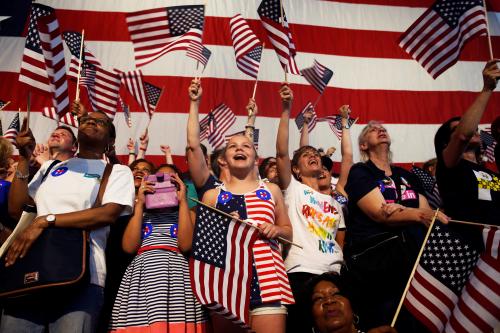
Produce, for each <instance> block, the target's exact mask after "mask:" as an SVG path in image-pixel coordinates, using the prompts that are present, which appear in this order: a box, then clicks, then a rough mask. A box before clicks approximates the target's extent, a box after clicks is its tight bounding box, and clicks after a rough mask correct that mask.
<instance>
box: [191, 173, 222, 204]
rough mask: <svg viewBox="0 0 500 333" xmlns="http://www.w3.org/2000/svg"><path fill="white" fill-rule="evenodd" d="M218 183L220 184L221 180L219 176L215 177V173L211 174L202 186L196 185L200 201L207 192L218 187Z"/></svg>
mask: <svg viewBox="0 0 500 333" xmlns="http://www.w3.org/2000/svg"><path fill="white" fill-rule="evenodd" d="M218 185H220V181H219V180H218V179H217V178H215V176H214V175H212V174H210V175H209V176H208V179H207V181H206V182H205V184H203V186H202V187H196V194H198V200H200V201H201V200H203V196H204V195H205V192H207V191H208V190H211V189H213V188H216V187H217V186H218Z"/></svg>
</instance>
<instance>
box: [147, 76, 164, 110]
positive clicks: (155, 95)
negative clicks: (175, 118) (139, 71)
mask: <svg viewBox="0 0 500 333" xmlns="http://www.w3.org/2000/svg"><path fill="white" fill-rule="evenodd" d="M144 88H146V98H147V100H148V105H149V117H150V118H151V117H152V116H153V113H154V111H155V110H156V107H157V106H158V103H159V102H160V98H161V95H162V93H163V89H162V88H159V87H157V86H155V85H152V84H151V83H148V82H144Z"/></svg>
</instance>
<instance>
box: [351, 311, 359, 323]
mask: <svg viewBox="0 0 500 333" xmlns="http://www.w3.org/2000/svg"><path fill="white" fill-rule="evenodd" d="M352 316H353V317H354V320H353V321H354V325H356V326H357V325H358V324H359V316H358V315H357V314H355V313H353V314H352Z"/></svg>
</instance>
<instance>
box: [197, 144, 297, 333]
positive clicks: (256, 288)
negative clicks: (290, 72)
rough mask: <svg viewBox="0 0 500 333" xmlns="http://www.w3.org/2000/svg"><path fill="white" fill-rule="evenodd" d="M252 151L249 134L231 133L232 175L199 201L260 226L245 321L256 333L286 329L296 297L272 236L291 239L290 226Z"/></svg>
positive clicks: (275, 190) (228, 150)
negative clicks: (248, 318)
mask: <svg viewBox="0 0 500 333" xmlns="http://www.w3.org/2000/svg"><path fill="white" fill-rule="evenodd" d="M256 155H257V153H256V151H255V147H254V145H253V143H252V142H251V141H250V139H248V138H247V137H246V136H244V135H237V136H234V137H232V138H231V139H230V140H229V142H228V144H227V146H226V150H225V153H224V159H225V160H226V162H227V165H228V169H229V171H230V174H231V177H230V178H229V181H227V182H226V183H225V184H224V185H223V186H220V187H219V188H216V189H212V190H210V191H208V192H207V193H206V194H205V195H204V197H203V201H204V202H205V203H207V204H209V205H211V206H215V207H216V208H218V209H220V210H222V211H225V212H227V213H232V214H233V215H238V216H239V218H241V219H248V220H251V221H252V223H254V224H255V225H256V226H257V227H258V228H259V229H260V237H259V239H257V241H256V242H255V244H254V246H253V249H252V250H253V262H254V267H253V279H252V287H251V298H250V323H247V324H250V326H251V328H252V330H253V331H255V332H257V333H261V332H262V333H264V332H276V333H280V332H283V333H284V332H285V322H286V313H287V312H286V307H285V306H284V305H286V304H293V302H294V299H293V295H292V292H291V289H290V285H289V282H288V277H287V275H286V270H285V265H284V263H283V259H282V257H281V251H280V248H279V245H278V242H277V240H276V239H277V238H278V237H283V238H286V239H291V238H292V228H291V226H290V220H289V219H288V216H287V214H286V208H285V205H284V201H283V196H282V194H281V191H280V190H279V188H278V186H276V185H275V184H271V183H264V182H263V181H261V180H260V179H259V177H258V174H257V167H256V166H257V164H256V158H257V156H256Z"/></svg>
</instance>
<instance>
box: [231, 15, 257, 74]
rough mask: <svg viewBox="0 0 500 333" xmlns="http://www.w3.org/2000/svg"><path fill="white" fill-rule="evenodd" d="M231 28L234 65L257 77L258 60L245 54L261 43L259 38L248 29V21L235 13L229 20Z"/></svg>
mask: <svg viewBox="0 0 500 333" xmlns="http://www.w3.org/2000/svg"><path fill="white" fill-rule="evenodd" d="M229 27H230V29H231V40H232V41H233V47H234V53H235V56H236V66H238V69H239V70H240V71H242V72H243V73H245V74H248V75H250V76H251V77H254V78H257V75H258V73H259V67H260V62H257V61H255V60H254V59H252V58H250V57H248V56H247V54H248V52H250V51H252V50H253V49H254V48H256V47H258V46H260V45H261V42H260V40H259V39H258V38H257V36H256V35H255V33H254V32H253V31H252V29H250V26H249V25H248V22H247V21H246V20H245V19H244V18H243V16H241V14H237V15H235V16H234V17H232V18H231V20H230V21H229Z"/></svg>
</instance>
